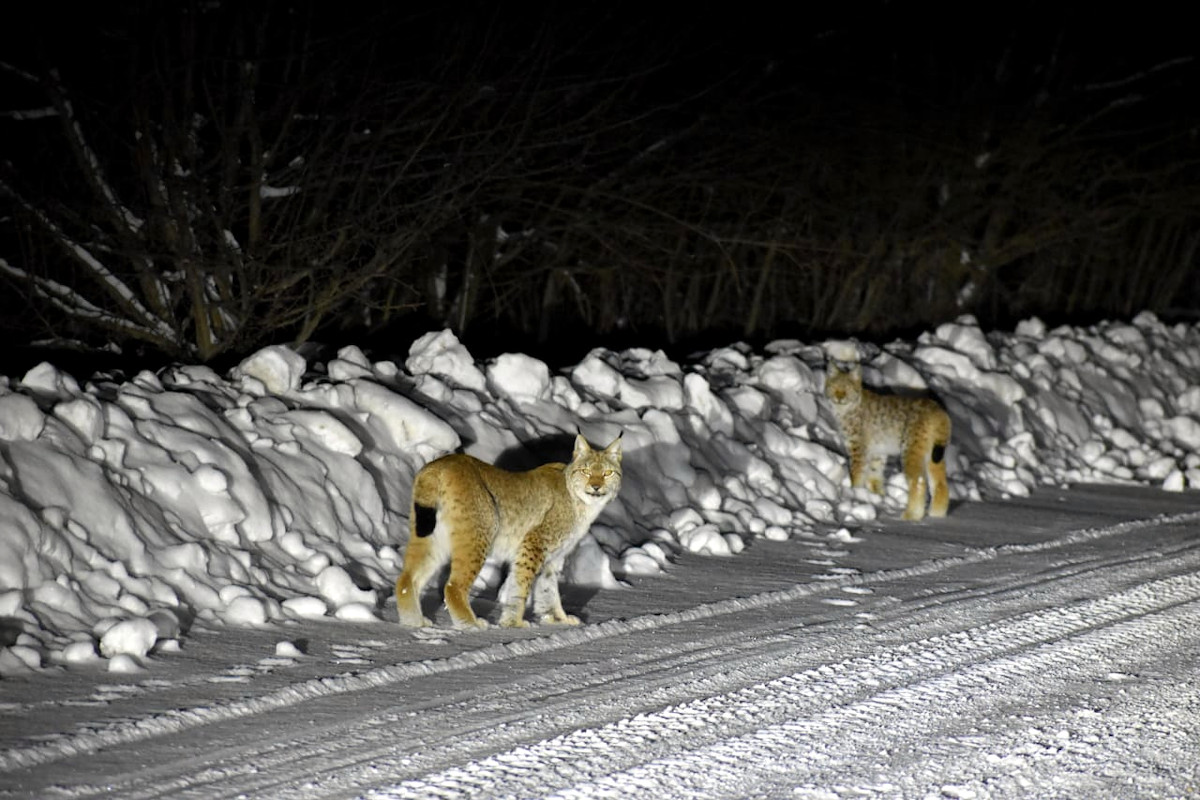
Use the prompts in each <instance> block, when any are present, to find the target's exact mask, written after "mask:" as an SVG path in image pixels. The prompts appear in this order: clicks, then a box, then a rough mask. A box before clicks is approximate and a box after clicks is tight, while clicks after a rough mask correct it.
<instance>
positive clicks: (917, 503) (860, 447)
mask: <svg viewBox="0 0 1200 800" xmlns="http://www.w3.org/2000/svg"><path fill="white" fill-rule="evenodd" d="M825 396H826V397H828V398H829V400H830V402H831V403H832V404H833V411H834V414H835V415H836V416H837V420H838V424H839V425H840V426H841V429H842V436H843V437H845V440H846V450H847V452H848V454H849V456H850V485H851V486H853V487H855V488H858V487H860V486H862V485H863V480H864V477H865V478H866V485H867V488H869V489H870V490H871V491H872V492H875V493H876V494H882V493H883V468H884V464H885V462H886V461H887V457H888V456H900V461H901V464H902V465H903V467H904V477H905V478H907V479H908V507H907V508H906V509H905V510H904V519H911V520H918V519H921V518H923V517H924V516H925V495H926V489H927V488H928V491H929V493H930V494H932V495H933V499H932V501H931V502H930V504H929V515H930V516H931V517H944V516H946V511H947V509H948V508H949V505H950V487H949V486H947V485H946V445H947V444H949V442H950V417H949V415H948V414H946V410H945V409H944V408H942V407H941V406H940V405H939V404H938V403H937V401H935V400H931V399H929V398H927V397H901V396H897V395H883V394H876V393H875V392H872V391H871V390H870V389H866V388H864V387H863V385H862V366H861V365H859V364H855V365H854V366H853V367H852V368H851V369H850V370H849V371H843V370H841V369H839V368H838V367H837V365H835V364H834V363H833V362H832V361H830V362H829V367H828V371H827V373H826V375H825Z"/></svg>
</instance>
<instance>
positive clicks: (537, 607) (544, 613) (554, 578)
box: [533, 558, 579, 625]
mask: <svg viewBox="0 0 1200 800" xmlns="http://www.w3.org/2000/svg"><path fill="white" fill-rule="evenodd" d="M562 564H563V559H562V558H554V559H551V560H550V561H548V562H547V563H546V566H544V567H542V571H541V574H539V575H538V577H537V580H536V581H535V582H534V584H533V613H534V614H535V615H537V618H538V620H539V621H540V622H542V623H543V624H550V623H555V624H558V625H578V624H579V617H577V616H575V615H574V614H568V613H567V612H566V611H563V607H562V597H561V596H560V595H559V593H558V577H559V575H560V574H561V573H562Z"/></svg>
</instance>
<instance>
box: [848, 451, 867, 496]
mask: <svg viewBox="0 0 1200 800" xmlns="http://www.w3.org/2000/svg"><path fill="white" fill-rule="evenodd" d="M846 449H847V451H848V455H849V456H850V486H851V487H852V488H854V489H859V488H862V485H863V478H864V473H866V471H867V459H866V448H865V447H863V445H862V443H861V442H859V441H858V440H857V439H851V440H850V442H849V443H848V446H847V448H846Z"/></svg>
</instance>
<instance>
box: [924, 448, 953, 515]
mask: <svg viewBox="0 0 1200 800" xmlns="http://www.w3.org/2000/svg"><path fill="white" fill-rule="evenodd" d="M925 475H926V477H927V478H928V479H929V493H930V494H931V495H932V498H931V499H930V501H929V516H931V517H944V516H946V512H947V511H949V509H950V485H949V484H948V483H947V482H946V443H945V442H944V441H934V443H933V445H932V446H931V447H930V449H929V461H928V463H927V466H926V468H925Z"/></svg>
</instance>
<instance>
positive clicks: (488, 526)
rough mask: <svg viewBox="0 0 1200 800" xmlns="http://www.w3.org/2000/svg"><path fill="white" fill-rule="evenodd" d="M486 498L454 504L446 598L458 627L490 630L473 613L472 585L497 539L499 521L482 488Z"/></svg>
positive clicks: (448, 519)
mask: <svg viewBox="0 0 1200 800" xmlns="http://www.w3.org/2000/svg"><path fill="white" fill-rule="evenodd" d="M479 493H480V494H482V495H483V496H482V497H476V498H473V502H461V503H452V504H450V505H451V506H452V508H451V510H450V511H449V512H448V513H447V515H446V526H447V528H448V529H449V534H450V576H449V577H448V578H447V579H446V588H445V590H444V591H443V596H444V598H445V601H446V610H447V611H449V612H450V619H451V621H452V622H453V623H454V627H456V628H460V629H462V628H486V627H488V623H487V620H482V619H479V617H477V616H475V612H474V611H473V610H471V586H472V584H474V583H475V579H476V578H477V577H479V571H480V570H481V569H482V568H483V562H484V561H486V560H487V557H488V552H489V551H490V550H491V545H492V539H493V538H494V537H495V525H496V519H495V515H494V513H493V511H492V503H491V498H490V496H487V494H486V492H485V491H484V490H483V489H482V487H481V488H480V490H479Z"/></svg>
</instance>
